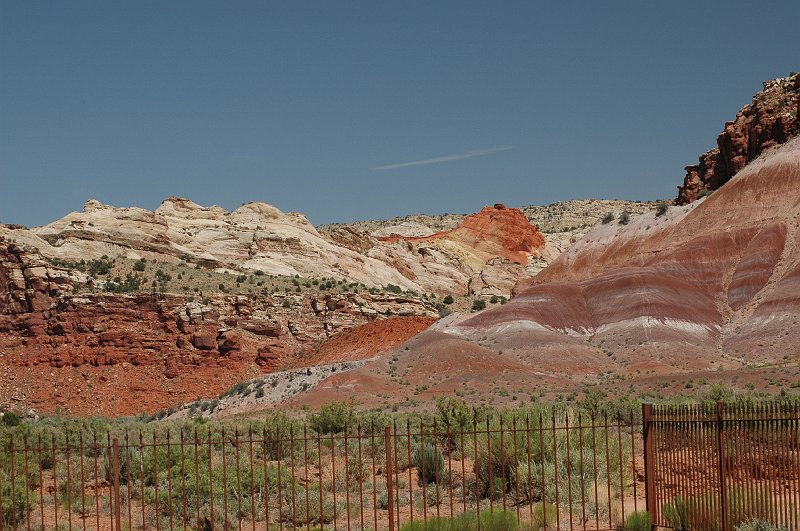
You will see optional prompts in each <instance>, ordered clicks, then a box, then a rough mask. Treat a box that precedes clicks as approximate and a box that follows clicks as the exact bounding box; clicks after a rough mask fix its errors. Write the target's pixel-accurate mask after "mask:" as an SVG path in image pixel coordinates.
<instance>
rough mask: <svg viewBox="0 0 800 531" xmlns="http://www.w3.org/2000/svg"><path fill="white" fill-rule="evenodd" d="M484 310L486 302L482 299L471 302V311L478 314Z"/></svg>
mask: <svg viewBox="0 0 800 531" xmlns="http://www.w3.org/2000/svg"><path fill="white" fill-rule="evenodd" d="M484 308H486V301H485V300H483V299H475V300H474V301H472V311H473V312H479V311H481V310H483V309H484Z"/></svg>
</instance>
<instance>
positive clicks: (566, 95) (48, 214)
mask: <svg viewBox="0 0 800 531" xmlns="http://www.w3.org/2000/svg"><path fill="white" fill-rule="evenodd" d="M798 20H800V2H789V1H785V2H759V3H757V4H754V3H752V2H681V1H676V2H641V1H635V2H622V1H618V2H589V1H586V2H547V3H545V2H490V1H486V2H469V1H458V2H430V1H425V2H422V1H409V2H375V1H365V2H355V1H342V2H304V1H298V2H267V1H256V2H249V1H232V2H222V1H216V2H209V1H203V0H199V1H181V0H171V1H168V2H164V1H129V2H122V1H113V2H108V1H97V2H87V1H81V0H75V1H69V2H66V1H63V2H58V1H55V2H44V1H27V0H26V1H22V0H20V1H9V0H0V221H2V222H6V223H22V224H27V225H39V224H44V223H47V222H49V221H52V220H54V219H57V218H59V217H61V216H63V215H64V214H66V213H67V212H69V211H72V210H79V209H81V208H82V205H83V202H84V201H85V200H86V199H88V198H96V199H99V200H100V201H103V202H105V203H110V204H113V205H116V206H131V205H136V206H142V207H146V208H150V209H153V208H156V207H157V206H158V205H159V204H160V202H161V201H162V200H163V199H164V198H165V197H167V196H169V195H179V196H184V197H189V198H191V199H193V200H194V201H196V202H198V203H201V204H218V205H221V206H223V207H226V208H230V209H233V208H236V207H238V206H239V205H240V204H242V203H244V202H248V201H255V200H258V201H265V202H268V203H271V204H273V205H275V206H277V207H278V208H280V209H282V210H287V211H289V210H292V211H301V212H304V213H306V214H307V215H308V216H309V218H310V219H311V220H312V222H314V223H326V222H333V221H350V220H356V219H368V218H382V217H390V216H395V215H402V214H408V213H415V212H425V213H444V212H471V211H475V210H478V209H479V208H480V207H481V206H482V205H484V204H491V203H495V202H504V203H506V204H508V205H513V206H520V205H526V204H544V203H549V202H553V201H558V200H564V199H571V198H587V197H594V198H625V199H656V198H671V197H673V196H674V195H675V190H676V186H677V185H678V184H679V183H680V181H681V179H682V177H683V167H684V166H685V165H687V164H691V163H694V162H695V161H696V159H697V156H698V155H699V154H700V153H702V152H704V151H706V150H707V149H710V148H711V147H713V145H714V141H715V138H716V135H717V133H718V132H719V131H720V130H721V128H722V127H723V125H724V122H725V121H726V120H730V119H732V118H733V117H734V115H735V113H736V111H737V110H738V109H739V108H740V107H741V106H742V105H743V104H745V103H746V102H748V101H749V100H750V98H751V96H752V94H753V93H754V92H756V91H757V90H758V89H759V88H760V86H761V81H763V80H765V79H769V78H773V77H778V76H784V75H786V74H788V72H789V71H791V70H800V64H798V61H800V54H799V53H798V52H800V40H798V39H797V21H798Z"/></svg>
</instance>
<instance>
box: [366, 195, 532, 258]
mask: <svg viewBox="0 0 800 531" xmlns="http://www.w3.org/2000/svg"><path fill="white" fill-rule="evenodd" d="M378 240H380V241H383V242H397V241H400V240H406V241H409V242H431V241H436V240H449V241H451V242H457V243H459V244H461V245H464V246H465V247H468V248H471V249H474V250H476V251H477V252H482V253H485V254H487V255H491V256H497V257H500V258H503V259H505V260H508V261H510V262H514V263H517V264H521V265H526V264H527V263H528V257H529V255H531V254H541V253H542V252H544V250H545V246H546V242H545V239H544V236H542V234H541V233H539V231H538V230H537V229H536V227H534V226H533V225H531V224H530V222H528V218H526V217H525V214H523V213H522V211H521V210H519V209H518V208H506V206H505V205H503V204H502V203H497V204H495V205H494V206H487V207H484V208H483V209H482V210H481V211H480V212H478V213H476V214H471V215H469V216H467V217H465V218H464V220H463V221H462V222H461V223H460V224H459V226H458V227H456V228H454V229H450V230H446V231H442V232H437V233H435V234H431V235H430V236H416V237H414V236H398V235H391V236H382V237H379V238H378Z"/></svg>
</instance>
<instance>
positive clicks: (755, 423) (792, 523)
mask: <svg viewBox="0 0 800 531" xmlns="http://www.w3.org/2000/svg"><path fill="white" fill-rule="evenodd" d="M642 421H643V433H644V450H645V453H644V462H645V478H646V479H645V489H646V497H647V510H648V511H650V513H651V514H652V515H653V521H654V523H655V524H657V525H660V526H668V527H670V526H671V527H677V525H680V526H682V527H680V528H681V529H693V530H724V531H728V530H732V529H733V528H734V527H735V526H737V525H739V524H740V523H742V522H743V521H745V520H747V519H750V518H759V519H761V520H766V521H768V522H771V523H773V524H776V525H782V526H785V527H787V528H789V529H800V443H799V440H800V437H798V426H799V421H800V411H799V410H798V404H797V403H780V402H768V403H757V404H742V405H727V406H726V405H724V404H723V403H722V402H718V403H716V405H712V406H702V405H697V406H653V405H651V404H644V405H643V407H642Z"/></svg>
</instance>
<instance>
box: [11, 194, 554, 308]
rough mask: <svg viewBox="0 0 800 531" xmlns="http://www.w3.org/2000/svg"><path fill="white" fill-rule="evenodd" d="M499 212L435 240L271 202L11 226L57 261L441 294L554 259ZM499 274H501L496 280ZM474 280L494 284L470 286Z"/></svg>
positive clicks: (500, 291) (95, 212)
mask: <svg viewBox="0 0 800 531" xmlns="http://www.w3.org/2000/svg"><path fill="white" fill-rule="evenodd" d="M495 210H496V209H494V208H487V209H484V210H483V211H482V212H480V213H478V214H475V215H473V216H468V217H466V218H463V219H461V220H460V222H459V223H460V224H459V225H456V226H455V227H454V228H452V229H447V230H445V231H443V232H441V233H439V237H437V238H435V239H431V240H425V241H423V240H414V239H413V238H411V239H405V238H393V239H385V240H383V241H381V240H380V239H379V238H376V237H374V236H372V235H366V234H364V233H359V232H358V231H353V230H349V229H347V228H339V229H337V230H333V229H329V230H326V231H325V233H324V234H325V235H326V236H327V237H323V234H321V233H320V232H319V231H317V229H315V228H314V227H313V226H312V225H311V224H310V223H309V222H308V220H307V219H306V218H305V216H303V215H301V214H297V213H288V214H287V213H283V212H281V211H279V210H278V209H276V208H274V207H272V206H269V205H266V204H264V203H248V204H246V205H243V206H241V207H240V208H238V209H236V210H234V211H233V212H227V211H226V210H224V209H222V208H220V207H201V206H200V205H197V204H195V203H193V202H191V201H189V200H186V199H180V198H174V197H173V198H169V199H167V200H166V201H164V202H163V203H162V205H161V206H160V207H159V208H158V209H156V211H155V212H149V211H147V210H144V209H140V208H114V207H110V206H107V205H103V204H100V203H98V202H97V201H88V202H87V203H86V206H85V208H84V210H83V212H73V213H71V214H69V215H67V216H65V217H64V218H62V219H60V220H58V221H56V222H53V223H51V224H49V225H46V226H44V227H38V228H34V229H32V230H31V231H30V232H27V231H24V230H22V229H17V230H10V235H9V238H14V239H16V240H17V241H21V242H24V243H25V244H27V245H29V246H33V247H35V248H37V249H38V251H39V252H40V253H41V254H42V255H43V256H45V257H47V258H54V259H59V260H73V261H76V260H80V259H82V258H85V259H91V258H95V259H96V258H99V257H101V256H104V255H105V256H110V257H119V256H122V257H127V258H130V259H138V258H145V259H147V260H158V261H162V262H172V263H179V262H184V263H190V264H196V265H198V266H200V267H204V268H213V269H219V270H223V269H230V270H236V271H261V272H263V273H267V274H271V275H284V276H295V275H297V276H300V277H304V278H312V277H328V278H333V279H341V280H347V281H348V282H358V283H362V284H364V285H366V286H369V287H381V286H387V285H389V284H392V285H395V286H399V287H400V288H402V289H404V290H411V291H416V292H420V293H435V294H438V295H446V294H454V295H467V294H469V293H474V294H497V295H506V296H507V295H508V294H509V292H510V287H511V285H512V284H513V282H512V281H511V280H509V279H516V278H518V277H519V276H520V275H522V274H524V273H525V272H524V271H522V270H520V268H519V267H518V266H519V265H520V264H521V263H524V262H527V260H528V258H538V257H542V256H548V249H547V244H546V242H545V241H544V240H543V239H542V238H538V237H537V238H534V237H533V236H530V235H533V234H537V231H536V228H535V227H533V226H531V225H530V224H529V223H528V222H527V220H526V219H525V217H524V216H523V215H521V214H519V215H516V216H515V215H512V214H513V213H515V212H516V213H519V211H518V210H516V209H507V211H506V213H505V214H503V215H494V211H495ZM464 223H471V224H472V225H473V229H475V227H478V225H481V227H482V228H480V229H478V230H480V231H482V232H481V234H479V235H477V233H476V234H473V235H471V236H470V235H468V232H469V231H470V230H473V229H470V228H468V227H462V226H461V225H463V224H464ZM506 234H512V235H521V234H526V238H528V239H529V240H530V242H529V241H528V240H526V243H525V245H524V246H523V247H524V249H523V248H522V247H520V242H517V241H514V238H509V237H506V236H504V235H506ZM476 235H477V236H479V237H476ZM531 238H533V239H531ZM534 240H535V241H534ZM445 241H447V242H449V244H445V243H444V242H445ZM531 242H533V243H535V245H532V244H529V243H531ZM520 253H522V255H525V256H522V255H521V254H520ZM509 256H514V257H516V258H515V259H514V260H509V259H508V257H509ZM520 257H521V258H520ZM506 270H507V271H506ZM496 276H498V277H499V278H498V279H497V280H498V281H497V282H493V279H494V278H495V277H496ZM475 279H486V280H487V282H482V283H479V284H478V285H477V287H476V288H475V289H473V287H472V284H473V282H474V281H475Z"/></svg>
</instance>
